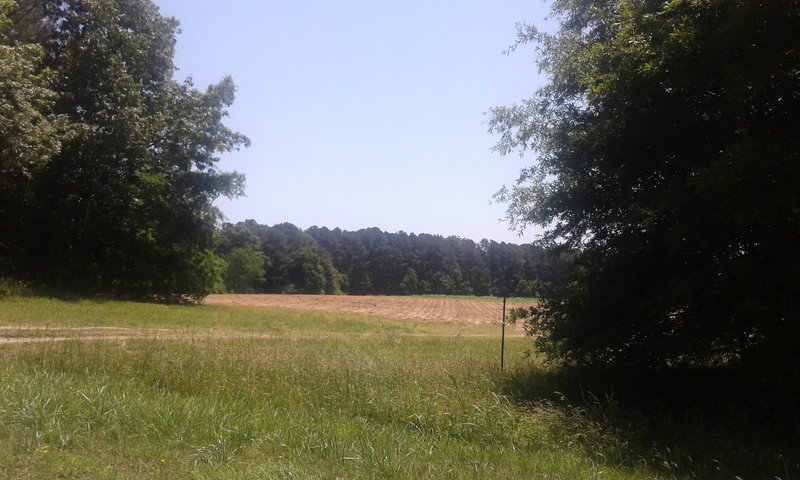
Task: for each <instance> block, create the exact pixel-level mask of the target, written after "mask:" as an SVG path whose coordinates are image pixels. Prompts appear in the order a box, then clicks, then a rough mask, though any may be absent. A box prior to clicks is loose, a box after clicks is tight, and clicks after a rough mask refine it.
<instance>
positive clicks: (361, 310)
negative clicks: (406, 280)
mask: <svg viewBox="0 0 800 480" xmlns="http://www.w3.org/2000/svg"><path fill="white" fill-rule="evenodd" d="M204 303H205V304H207V305H240V306H251V307H273V308H276V307H277V308H291V309H294V310H313V311H321V312H335V313H345V314H350V313H357V314H363V315H369V316H372V317H381V318H391V319H395V320H410V321H415V322H447V323H460V324H471V325H499V324H500V323H501V322H502V319H503V304H502V302H493V301H485V300H469V299H461V298H423V297H384V296H355V295H209V296H208V297H206V299H205V301H204ZM524 306H529V305H528V304H520V303H510V302H509V304H508V305H506V308H507V309H511V308H513V307H524Z"/></svg>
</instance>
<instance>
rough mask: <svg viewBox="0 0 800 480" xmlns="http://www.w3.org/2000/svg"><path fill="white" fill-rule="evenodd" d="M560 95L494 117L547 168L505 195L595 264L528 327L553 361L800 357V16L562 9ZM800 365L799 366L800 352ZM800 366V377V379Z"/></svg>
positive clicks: (557, 36)
mask: <svg viewBox="0 0 800 480" xmlns="http://www.w3.org/2000/svg"><path fill="white" fill-rule="evenodd" d="M553 15H554V18H555V19H557V20H558V21H559V22H560V28H559V30H558V31H557V32H556V33H554V34H546V33H542V32H539V31H537V29H535V28H534V27H531V26H526V25H522V26H520V27H519V30H518V42H517V43H516V44H515V45H514V47H512V49H513V48H515V47H517V46H519V45H523V44H526V43H532V44H534V45H535V46H536V49H537V52H538V55H539V61H538V64H539V67H540V69H541V71H542V72H543V73H544V74H546V76H547V79H548V83H547V84H546V85H545V86H544V87H542V88H540V89H539V90H537V91H536V93H535V94H534V95H533V97H532V98H530V99H527V100H525V101H523V102H521V103H519V104H517V105H513V106H509V107H497V108H495V109H493V111H492V116H491V126H490V129H491V131H492V132H494V133H495V134H498V135H499V136H500V137H499V138H500V140H499V143H498V145H497V149H498V150H499V151H501V152H503V153H510V152H520V153H523V154H524V152H532V153H533V154H534V156H535V160H534V162H533V164H532V165H531V166H530V167H529V168H526V169H525V170H523V171H522V172H521V175H520V177H519V179H518V181H517V183H516V184H515V185H514V186H512V187H511V188H506V189H503V190H501V191H500V192H499V193H498V198H499V199H501V200H504V201H506V202H508V218H509V219H510V220H511V221H512V222H513V223H514V225H515V226H517V227H518V228H524V227H525V226H527V225H530V224H539V225H543V226H545V227H547V228H548V233H547V235H546V241H549V242H554V243H557V244H560V245H564V246H568V247H572V248H575V249H576V250H577V251H579V254H578V255H577V256H576V261H575V263H574V265H573V269H572V273H571V275H570V276H569V277H568V278H567V280H566V281H565V282H564V283H563V284H562V285H561V286H559V287H558V288H552V289H549V290H547V291H545V292H543V294H544V296H545V298H546V299H545V301H544V302H543V303H542V305H540V306H539V307H538V308H533V309H531V310H530V311H528V312H526V316H527V317H528V318H527V320H528V325H529V327H530V328H531V330H532V331H533V332H535V333H536V334H537V336H539V338H540V340H539V342H540V344H541V345H542V346H543V347H545V348H546V349H547V350H548V351H549V352H550V353H551V355H553V356H554V357H559V358H563V359H566V360H567V361H568V362H571V363H575V364H601V365H608V364H637V365H646V366H663V365H676V364H698V363H703V364H707V363H708V362H731V361H737V360H765V359H767V358H771V359H773V360H775V359H784V360H785V359H787V358H789V357H793V356H796V352H797V344H798V342H799V341H800V318H798V315H800V313H799V312H800V308H798V299H800V287H798V285H800V283H798V282H797V278H798V275H800V242H798V240H800V188H798V182H799V181H800V158H799V157H800V122H798V114H797V112H800V2H798V1H796V0H776V1H770V2H758V1H753V2H742V1H737V0H670V1H661V0H659V1H654V0H609V1H603V2H595V1H588V0H559V1H556V2H555V3H554V5H553ZM793 352H794V353H793ZM796 364H797V363H796Z"/></svg>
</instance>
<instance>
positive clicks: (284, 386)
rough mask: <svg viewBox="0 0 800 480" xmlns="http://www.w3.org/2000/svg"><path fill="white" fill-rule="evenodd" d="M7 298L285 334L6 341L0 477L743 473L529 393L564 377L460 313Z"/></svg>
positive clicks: (116, 318)
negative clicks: (641, 445)
mask: <svg viewBox="0 0 800 480" xmlns="http://www.w3.org/2000/svg"><path fill="white" fill-rule="evenodd" d="M13 312H16V313H14V314H13V315H12V317H13V318H11V320H10V323H12V324H16V325H22V324H39V325H50V326H53V327H54V328H55V326H57V325H63V324H69V325H73V326H87V325H95V326H96V325H105V326H120V325H123V326H138V327H143V326H144V327H152V326H159V327H163V328H172V329H173V330H175V331H178V332H183V331H191V332H197V331H202V330H203V329H207V330H209V331H212V332H216V333H220V332H225V331H227V330H231V331H237V332H250V331H252V332H254V333H259V332H272V333H274V335H273V336H271V337H269V338H267V337H259V336H257V335H255V334H254V335H253V336H252V337H250V338H248V337H247V336H246V335H245V336H244V338H224V336H218V335H211V334H209V336H208V337H205V338H202V339H197V338H195V337H192V338H186V339H171V340H164V339H161V340H159V339H147V340H141V339H139V340H130V339H129V340H91V341H88V340H70V341H61V342H45V343H35V344H33V343H31V344H5V345H0V478H31V479H49V478H109V479H110V478H145V479H147V478H152V479H156V478H159V479H160V478H171V479H184V478H186V479H219V478H221V479H226V478H230V479H311V478H314V479H316V478H330V479H335V478H342V479H345V478H346V479H447V478H452V479H464V478H467V479H469V478H478V479H495V478H520V479H595V478H608V479H646V478H653V479H655V478H658V479H668V478H674V479H684V478H687V479H688V478H720V479H721V478H732V473H731V471H730V470H725V469H724V468H723V469H722V470H720V472H719V473H718V474H714V473H713V471H712V473H711V475H710V476H699V474H698V473H697V472H698V471H699V470H697V471H689V470H686V469H680V468H671V467H670V465H669V462H671V461H674V460H675V459H676V458H678V457H676V456H675V455H671V454H670V452H669V451H668V450H667V449H665V448H664V447H663V446H661V445H658V446H656V447H655V448H654V450H653V452H655V453H656V454H658V455H661V457H658V458H655V457H654V456H653V455H650V454H649V453H647V454H642V451H641V450H640V449H637V448H634V447H635V445H633V444H632V443H631V437H630V436H629V435H628V432H626V431H625V430H624V429H622V428H618V425H614V424H609V423H607V422H604V421H602V419H601V418H599V417H598V416H596V415H593V414H592V412H590V411H588V410H587V409H586V408H584V407H580V406H575V405H572V404H567V403H565V402H560V401H558V400H557V399H556V400H552V399H551V400H541V399H540V398H541V397H532V396H526V395H525V394H524V392H523V391H522V390H523V385H526V386H530V385H534V386H535V385H537V382H539V383H538V385H540V386H542V385H544V387H545V390H546V391H552V389H553V388H555V387H561V386H563V385H562V384H559V383H558V382H554V381H553V378H555V377H553V376H552V372H551V371H550V370H547V369H544V368H543V367H542V366H541V365H540V364H539V363H538V361H537V359H536V357H535V356H533V357H530V358H527V359H525V358H524V356H523V352H524V351H525V350H526V349H527V348H528V347H529V345H528V344H527V342H526V340H524V339H521V338H512V339H509V343H508V345H507V357H506V359H507V362H506V365H507V366H508V368H507V371H506V372H505V373H503V372H500V371H499V370H498V365H497V364H498V358H497V356H498V347H499V345H498V339H497V338H482V337H480V336H469V334H470V333H471V332H474V330H470V329H468V328H467V327H465V328H467V329H466V330H464V331H462V332H460V333H463V334H464V335H462V336H460V337H459V336H455V335H452V334H453V333H454V332H453V331H452V329H453V328H454V327H453V326H448V327H443V328H445V329H444V330H437V328H439V327H436V326H430V325H426V326H424V327H423V326H417V325H414V324H410V323H404V322H394V321H388V320H381V319H371V318H368V317H358V316H341V315H323V314H316V313H302V312H290V311H281V310H264V309H247V308H236V307H206V306H195V307H186V306H169V307H165V306H159V305H145V304H131V303H118V302H59V301H55V300H42V299H23V300H15V301H12V302H10V303H9V302H8V301H3V302H0V315H3V317H0V318H2V319H4V318H5V315H9V314H10V313H13ZM480 331H481V332H482V330H480ZM217 337H219V338H217ZM531 372H534V373H531ZM536 372H538V373H536ZM526 375H528V378H527V379H526V377H525V376H526ZM524 388H528V387H524ZM661 462H667V467H664V466H663V465H660V463H661ZM723 467H724V466H723ZM711 470H713V469H711ZM711 470H709V469H705V470H703V472H709V471H711ZM784 480H786V479H784Z"/></svg>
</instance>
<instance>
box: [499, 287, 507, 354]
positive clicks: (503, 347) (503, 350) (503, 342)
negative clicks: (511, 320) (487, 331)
mask: <svg viewBox="0 0 800 480" xmlns="http://www.w3.org/2000/svg"><path fill="white" fill-rule="evenodd" d="M505 356H506V296H505V295H503V333H502V336H501V337H500V370H503V364H504V361H505Z"/></svg>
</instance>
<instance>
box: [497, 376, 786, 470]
mask: <svg viewBox="0 0 800 480" xmlns="http://www.w3.org/2000/svg"><path fill="white" fill-rule="evenodd" d="M501 388H502V390H503V391H504V393H506V394H507V395H509V396H510V397H511V398H513V399H514V400H515V401H516V402H518V403H520V404H523V405H526V404H542V403H546V404H548V405H552V406H555V407H557V408H561V409H563V411H564V412H566V414H567V415H566V417H565V418H567V419H571V423H573V427H572V428H579V429H581V428H582V429H587V430H595V431H599V432H601V433H602V435H601V437H602V439H601V440H600V443H601V445H599V446H598V445H597V443H598V435H588V436H585V437H583V438H587V439H588V440H587V441H586V442H584V444H583V446H584V447H585V448H587V449H589V450H590V451H591V453H593V454H595V455H598V454H599V455H600V456H602V457H603V458H605V461H607V462H609V463H610V464H614V465H618V466H619V467H622V468H626V467H633V466H634V465H635V464H642V463H645V464H647V465H649V466H650V467H651V468H653V469H654V470H656V471H657V472H659V473H660V474H662V475H663V478H679V479H682V478H696V479H723V478H724V479H736V478H741V479H744V480H750V479H769V480H774V479H781V480H790V479H800V376H798V372H797V369H795V371H794V372H791V373H783V374H778V373H775V372H771V371H766V372H765V371H754V370H745V369H742V368H739V369H734V368H704V369H700V368H692V369H689V368H682V369H673V370H669V371H657V372H653V371H647V372H646V371H635V370H627V371H624V370H619V369H616V370H605V371H598V370H588V369H556V368H541V367H527V368H525V369H519V370H517V371H512V372H507V373H506V374H505V375H504V376H503V377H502V384H501ZM575 425H577V427H576V426H575ZM576 438H578V441H579V442H580V438H582V437H581V436H580V435H577V436H576Z"/></svg>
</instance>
